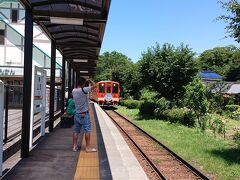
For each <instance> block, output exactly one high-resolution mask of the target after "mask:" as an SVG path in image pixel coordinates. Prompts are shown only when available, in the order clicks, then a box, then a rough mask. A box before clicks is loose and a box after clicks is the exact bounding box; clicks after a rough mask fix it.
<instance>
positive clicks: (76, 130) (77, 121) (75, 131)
mask: <svg viewBox="0 0 240 180" xmlns="http://www.w3.org/2000/svg"><path fill="white" fill-rule="evenodd" d="M79 118H80V117H79V115H75V116H74V128H73V147H72V148H73V151H77V150H78V146H77V142H78V136H79V133H80V130H81V124H80V119H79Z"/></svg>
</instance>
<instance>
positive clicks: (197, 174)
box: [107, 110, 210, 180]
mask: <svg viewBox="0 0 240 180" xmlns="http://www.w3.org/2000/svg"><path fill="white" fill-rule="evenodd" d="M112 111H113V112H114V113H116V114H117V115H118V116H120V117H121V118H123V119H125V120H126V121H127V122H129V123H130V124H132V125H133V126H134V127H135V128H137V129H138V130H140V131H141V132H142V133H144V134H145V135H146V136H148V137H149V138H150V139H151V140H153V141H154V142H156V143H157V144H158V145H160V146H161V147H163V148H164V149H165V150H166V151H168V152H169V153H170V154H171V155H172V156H173V157H175V158H176V160H178V161H179V162H180V163H182V164H183V165H185V167H186V168H188V169H190V170H191V171H192V172H193V174H195V175H196V176H198V177H200V178H201V179H203V180H210V178H209V177H207V176H206V175H204V174H203V173H202V172H201V171H200V170H199V169H197V168H195V167H194V166H192V165H191V164H190V163H189V162H187V161H185V160H184V159H183V158H182V157H180V156H179V155H177V154H176V153H175V152H173V151H172V150H171V149H169V148H168V147H167V146H165V145H164V144H162V143H161V142H159V141H158V140H157V139H156V138H154V137H153V136H152V135H150V134H148V133H147V132H146V131H144V130H143V129H142V128H140V127H138V126H137V125H136V124H134V123H133V122H132V121H130V120H129V119H128V118H126V117H125V116H123V115H121V114H119V113H118V112H116V111H114V110H112ZM107 114H108V113H107ZM111 119H112V118H111Z"/></svg>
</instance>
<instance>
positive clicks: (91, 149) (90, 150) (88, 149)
mask: <svg viewBox="0 0 240 180" xmlns="http://www.w3.org/2000/svg"><path fill="white" fill-rule="evenodd" d="M85 151H86V152H88V153H90V152H97V149H96V148H86V149H85Z"/></svg>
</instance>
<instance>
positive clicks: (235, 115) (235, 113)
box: [230, 109, 240, 120]
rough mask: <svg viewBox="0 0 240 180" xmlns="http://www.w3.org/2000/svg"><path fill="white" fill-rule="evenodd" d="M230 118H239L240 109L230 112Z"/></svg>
mask: <svg viewBox="0 0 240 180" xmlns="http://www.w3.org/2000/svg"><path fill="white" fill-rule="evenodd" d="M230 117H231V118H233V119H235V120H240V109H238V110H236V111H234V112H232V114H231V115H230Z"/></svg>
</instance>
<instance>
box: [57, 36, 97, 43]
mask: <svg viewBox="0 0 240 180" xmlns="http://www.w3.org/2000/svg"><path fill="white" fill-rule="evenodd" d="M69 38H74V39H77V40H78V41H79V39H83V40H86V41H90V42H93V43H97V42H98V40H97V39H93V38H88V37H82V36H79V35H66V36H62V37H55V40H56V41H58V40H67V39H69Z"/></svg>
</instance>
